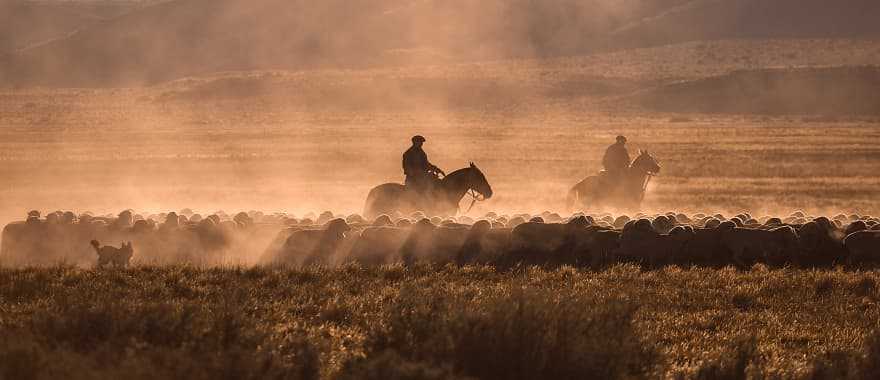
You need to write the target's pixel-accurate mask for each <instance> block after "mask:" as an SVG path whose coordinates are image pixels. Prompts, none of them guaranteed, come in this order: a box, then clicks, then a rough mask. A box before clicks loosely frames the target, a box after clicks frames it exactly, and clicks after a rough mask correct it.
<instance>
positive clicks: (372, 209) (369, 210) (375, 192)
mask: <svg viewBox="0 0 880 380" xmlns="http://www.w3.org/2000/svg"><path fill="white" fill-rule="evenodd" d="M379 188H380V187H379V186H377V187H374V188H373V189H372V190H370V192H369V193H368V194H367V200H366V202H364V217H365V218H367V219H373V218H375V217H377V216H379V215H374V214H376V213H377V212H376V201H377V199H378V198H379Z"/></svg>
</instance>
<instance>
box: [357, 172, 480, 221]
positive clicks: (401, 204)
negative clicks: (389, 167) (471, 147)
mask: <svg viewBox="0 0 880 380" xmlns="http://www.w3.org/2000/svg"><path fill="white" fill-rule="evenodd" d="M468 193H470V194H471V196H473V199H474V202H476V201H481V200H486V199H489V198H491V197H492V187H491V186H489V182H488V181H486V176H485V175H483V172H481V171H480V169H479V168H477V166H476V165H474V163H473V162H471V163H470V166H469V167H467V168H464V169H459V170H456V171H454V172H452V173H449V174H448V175H446V176H445V177H443V178H442V179H440V180H439V181H438V182H437V185H436V186H435V187H434V189H433V190H432V191H431V192H430V193H429V194H425V195H420V194H417V193H415V192H414V191H411V190H407V189H406V187H405V186H404V185H401V184H399V183H386V184H382V185H379V186H376V187H374V188H373V189H372V190H370V193H369V194H368V195H367V201H366V204H365V206H364V216H366V217H367V218H369V219H373V218H376V217H377V216H379V215H382V214H389V215H390V214H391V213H393V212H394V211H399V212H401V213H404V214H408V213H412V212H415V211H422V212H424V213H425V214H426V215H443V216H449V215H455V214H456V213H458V211H459V207H458V204H459V202H461V199H462V198H464V196H465V195H467V194H468ZM471 206H473V203H471Z"/></svg>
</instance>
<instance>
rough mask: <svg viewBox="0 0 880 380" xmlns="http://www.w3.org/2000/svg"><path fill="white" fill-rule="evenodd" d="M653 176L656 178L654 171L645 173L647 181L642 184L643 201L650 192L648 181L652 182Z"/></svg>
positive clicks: (641, 197)
mask: <svg viewBox="0 0 880 380" xmlns="http://www.w3.org/2000/svg"><path fill="white" fill-rule="evenodd" d="M651 178H654V174H653V173H650V172H649V173H647V174H646V175H645V182H644V183H643V184H642V193H641V194H640V195H639V201H642V200H644V199H645V193H647V192H648V183H650V182H651Z"/></svg>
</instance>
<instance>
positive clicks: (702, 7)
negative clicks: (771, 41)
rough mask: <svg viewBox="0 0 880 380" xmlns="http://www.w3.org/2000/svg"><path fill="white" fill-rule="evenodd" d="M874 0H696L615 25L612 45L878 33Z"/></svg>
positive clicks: (878, 5) (879, 5) (879, 4)
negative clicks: (653, 14)
mask: <svg viewBox="0 0 880 380" xmlns="http://www.w3.org/2000/svg"><path fill="white" fill-rule="evenodd" d="M878 18H880V1H876V0H835V1H828V0H695V1H691V2H689V3H687V4H684V5H682V6H677V7H671V8H669V9H668V10H666V11H665V12H662V13H660V14H658V15H656V16H655V17H650V18H646V19H643V20H640V21H638V22H635V23H632V24H630V25H627V26H625V27H623V28H620V29H619V30H616V31H614V32H613V33H611V35H610V36H609V37H608V39H607V40H606V41H604V42H603V43H604V44H605V45H606V46H607V47H609V48H614V49H619V48H626V47H646V46H657V45H665V44H672V43H679V42H686V41H698V40H716V39H727V38H853V37H855V38H864V37H878V36H880V22H877V20H878Z"/></svg>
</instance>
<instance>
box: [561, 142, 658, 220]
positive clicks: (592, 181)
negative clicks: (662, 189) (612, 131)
mask: <svg viewBox="0 0 880 380" xmlns="http://www.w3.org/2000/svg"><path fill="white" fill-rule="evenodd" d="M659 173H660V163H659V162H658V161H657V160H656V159H655V158H654V156H652V155H651V154H649V153H648V151H640V152H639V156H638V157H636V159H635V160H633V162H632V164H631V165H630V166H629V167H628V168H627V169H626V171H625V172H624V173H623V177H622V181H620V183H617V184H610V183H609V182H610V181H611V178H610V177H608V176H607V174H606V173H605V172H602V173H600V174H599V175H594V176H589V177H587V178H586V179H584V180H583V181H581V182H578V184H577V185H574V187H572V188H571V190H569V191H568V197H567V199H566V203H567V204H568V209H569V210H573V209H574V208H579V209H581V210H586V209H587V208H593V209H609V208H612V209H618V210H638V209H639V207H640V206H641V204H642V200H643V199H644V198H645V190H646V189H647V187H648V181H650V180H651V177H652V176H654V175H657V174H659Z"/></svg>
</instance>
